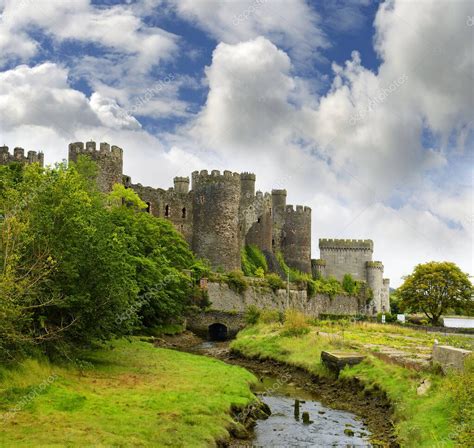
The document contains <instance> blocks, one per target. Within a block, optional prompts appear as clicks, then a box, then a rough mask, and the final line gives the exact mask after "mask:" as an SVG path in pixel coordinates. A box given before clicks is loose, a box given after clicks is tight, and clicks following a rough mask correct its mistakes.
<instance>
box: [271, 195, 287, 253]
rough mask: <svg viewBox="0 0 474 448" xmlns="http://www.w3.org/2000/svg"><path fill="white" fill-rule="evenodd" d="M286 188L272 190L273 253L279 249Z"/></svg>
mask: <svg viewBox="0 0 474 448" xmlns="http://www.w3.org/2000/svg"><path fill="white" fill-rule="evenodd" d="M285 212H286V190H272V217H273V219H272V220H273V238H272V248H273V251H274V252H275V253H277V252H280V251H281V240H282V232H283V225H284V224H285V217H286V213H285Z"/></svg>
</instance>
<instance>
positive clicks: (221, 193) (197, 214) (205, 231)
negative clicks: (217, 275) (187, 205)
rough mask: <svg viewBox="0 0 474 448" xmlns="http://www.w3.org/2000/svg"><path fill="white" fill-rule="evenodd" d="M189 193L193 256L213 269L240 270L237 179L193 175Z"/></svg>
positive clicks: (227, 173) (231, 175)
mask: <svg viewBox="0 0 474 448" xmlns="http://www.w3.org/2000/svg"><path fill="white" fill-rule="evenodd" d="M192 189H193V250H194V252H195V253H196V254H197V255H198V256H199V257H203V258H207V259H208V260H209V261H210V262H211V265H212V266H213V267H214V268H217V267H222V268H223V269H225V270H226V271H231V270H235V269H240V268H241V261H240V241H239V204H240V189H241V185H240V175H239V174H237V173H231V172H230V171H224V174H220V172H219V171H212V173H211V174H208V172H207V171H201V172H198V171H195V172H194V173H193V174H192Z"/></svg>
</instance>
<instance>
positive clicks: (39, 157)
mask: <svg viewBox="0 0 474 448" xmlns="http://www.w3.org/2000/svg"><path fill="white" fill-rule="evenodd" d="M12 162H18V163H26V164H31V163H39V164H40V165H41V166H43V165H44V154H43V153H42V152H36V151H28V153H27V155H26V156H25V150H24V149H23V148H20V147H16V148H14V149H13V154H10V150H9V148H8V146H0V165H7V164H9V163H12Z"/></svg>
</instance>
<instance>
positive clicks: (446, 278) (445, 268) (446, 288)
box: [397, 261, 473, 324]
mask: <svg viewBox="0 0 474 448" xmlns="http://www.w3.org/2000/svg"><path fill="white" fill-rule="evenodd" d="M397 294H398V296H399V298H400V301H401V306H402V307H403V308H404V309H408V310H410V311H413V312H417V311H422V312H423V313H424V314H425V315H426V317H428V319H429V320H430V322H431V323H432V324H438V323H439V318H440V317H441V315H442V314H443V313H444V312H446V310H448V309H449V308H461V309H469V308H471V307H472V305H473V297H472V295H473V286H472V283H471V282H470V280H469V277H468V275H467V274H465V273H463V272H462V271H461V269H459V267H458V266H456V264H454V263H450V262H436V261H431V262H429V263H425V264H419V265H418V266H416V267H415V270H414V272H413V273H412V274H411V275H409V276H407V277H405V281H404V283H403V284H402V285H401V286H400V287H399V288H398V290H397Z"/></svg>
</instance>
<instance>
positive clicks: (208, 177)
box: [191, 170, 240, 185]
mask: <svg viewBox="0 0 474 448" xmlns="http://www.w3.org/2000/svg"><path fill="white" fill-rule="evenodd" d="M191 179H192V182H193V185H194V183H196V182H214V181H216V180H219V181H221V180H225V181H232V182H240V174H239V173H233V172H232V171H228V170H225V171H224V172H223V173H222V174H221V172H220V171H219V170H212V171H211V174H209V172H208V171H207V170H201V171H194V172H193V173H192V174H191Z"/></svg>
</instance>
